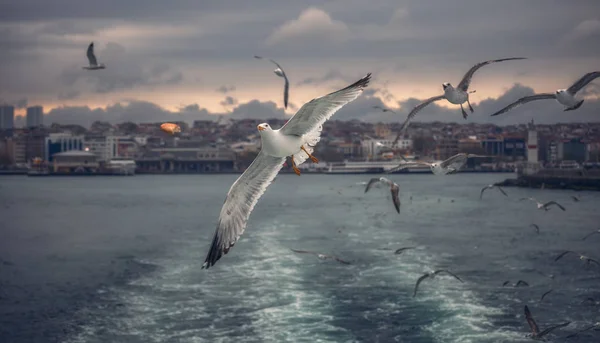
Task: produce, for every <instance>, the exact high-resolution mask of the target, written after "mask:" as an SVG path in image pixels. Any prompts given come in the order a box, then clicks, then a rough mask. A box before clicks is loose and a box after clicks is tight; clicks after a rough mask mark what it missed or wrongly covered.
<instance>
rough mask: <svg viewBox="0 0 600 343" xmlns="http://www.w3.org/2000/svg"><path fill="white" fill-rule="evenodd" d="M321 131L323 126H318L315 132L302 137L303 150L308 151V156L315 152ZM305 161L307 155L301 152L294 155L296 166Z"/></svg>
mask: <svg viewBox="0 0 600 343" xmlns="http://www.w3.org/2000/svg"><path fill="white" fill-rule="evenodd" d="M322 131H323V126H319V127H318V128H316V129H315V130H313V131H311V132H309V133H307V134H305V135H304V140H305V142H306V143H305V144H304V149H306V151H308V153H309V154H312V153H313V151H314V150H315V146H316V145H317V143H319V141H320V140H321V132H322ZM307 159H308V155H307V154H306V153H305V152H304V151H302V150H300V151H299V152H297V153H295V154H294V162H295V163H296V165H297V166H299V165H301V164H302V163H304V162H305V161H306V160H307Z"/></svg>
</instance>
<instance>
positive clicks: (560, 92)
mask: <svg viewBox="0 0 600 343" xmlns="http://www.w3.org/2000/svg"><path fill="white" fill-rule="evenodd" d="M566 92H567V90H566V89H559V90H557V91H556V95H558V94H565V93H566Z"/></svg>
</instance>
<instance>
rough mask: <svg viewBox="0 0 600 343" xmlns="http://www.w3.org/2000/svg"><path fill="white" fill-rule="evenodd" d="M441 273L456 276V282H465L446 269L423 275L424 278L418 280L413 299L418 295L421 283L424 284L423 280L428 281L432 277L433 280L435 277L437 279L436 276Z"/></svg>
mask: <svg viewBox="0 0 600 343" xmlns="http://www.w3.org/2000/svg"><path fill="white" fill-rule="evenodd" d="M439 273H447V274H449V275H452V276H454V278H455V279H456V280H458V281H460V282H463V281H462V280H461V279H460V278H459V277H458V276H456V275H454V274H452V273H451V272H449V271H448V270H445V269H438V270H436V271H434V272H430V273H425V274H423V276H421V277H420V278H419V279H418V280H417V284H416V285H415V291H414V293H413V298H414V297H415V296H416V295H417V290H418V289H419V284H420V283H421V282H423V280H425V279H427V278H428V277H431V278H433V277H435V276H436V275H437V274H439Z"/></svg>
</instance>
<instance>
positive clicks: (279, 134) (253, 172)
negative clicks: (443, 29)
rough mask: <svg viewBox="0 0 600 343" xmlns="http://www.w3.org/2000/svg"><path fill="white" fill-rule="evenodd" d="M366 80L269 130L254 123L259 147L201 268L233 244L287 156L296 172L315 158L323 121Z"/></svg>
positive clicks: (221, 217)
mask: <svg viewBox="0 0 600 343" xmlns="http://www.w3.org/2000/svg"><path fill="white" fill-rule="evenodd" d="M370 80H371V73H369V74H367V75H366V76H365V77H364V78H362V79H360V80H358V81H357V82H355V83H353V84H351V85H350V86H348V87H346V88H343V89H341V90H339V91H336V92H333V93H330V94H328V95H325V96H322V97H320V98H316V99H313V100H311V101H310V102H308V103H306V104H304V106H302V107H301V108H300V110H298V112H297V113H296V114H295V115H294V116H293V117H292V118H290V119H289V120H288V121H287V122H286V123H285V124H284V125H283V126H282V127H281V128H280V129H279V130H273V129H272V128H271V127H270V126H269V124H267V123H262V124H259V125H258V127H257V128H258V132H259V134H260V137H261V141H262V148H261V150H260V152H259V153H258V155H257V156H256V158H255V159H254V161H253V162H252V164H251V165H250V166H249V167H248V168H247V169H246V170H245V171H244V173H243V174H242V175H241V176H240V177H239V178H238V179H237V180H236V181H235V182H234V183H233V185H232V186H231V188H230V189H229V192H227V197H226V199H225V203H224V204H223V207H222V208H221V213H220V214H219V222H218V224H217V228H216V230H215V234H214V237H213V240H212V243H211V246H210V249H209V251H208V255H207V256H206V260H205V261H204V264H203V265H202V269H205V268H206V269H208V268H210V267H211V266H213V265H214V264H215V263H216V262H217V261H218V260H219V259H220V258H221V257H222V256H223V255H225V254H227V253H228V252H229V250H230V249H231V248H232V247H233V246H234V245H235V243H236V242H237V241H238V239H239V238H240V236H241V235H242V234H243V233H244V230H245V229H246V224H247V222H248V218H249V217H250V213H251V212H252V210H253V209H254V206H255V205H256V203H257V202H258V199H260V197H261V196H262V195H263V193H264V192H265V190H266V189H267V187H268V186H269V185H270V184H271V182H273V179H274V178H275V176H277V173H278V172H279V170H281V168H282V167H283V163H284V162H285V159H286V157H287V156H292V158H291V160H292V167H293V169H294V172H296V174H297V175H300V170H299V169H298V168H297V167H296V163H298V164H301V163H304V161H306V159H307V158H310V159H311V160H312V161H313V162H317V161H318V160H317V159H316V158H315V157H314V156H312V155H311V152H312V151H313V148H314V146H315V145H316V144H317V142H318V141H319V139H320V135H321V131H322V129H323V123H325V121H327V119H329V118H331V116H333V115H334V114H335V112H337V111H338V110H339V109H340V108H342V107H343V106H344V105H346V104H348V103H349V102H351V101H353V100H355V99H356V98H358V96H359V95H361V94H362V92H363V90H364V89H365V88H366V87H367V86H368V84H369V81H370ZM305 146H306V147H305Z"/></svg>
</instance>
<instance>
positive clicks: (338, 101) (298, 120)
mask: <svg viewBox="0 0 600 343" xmlns="http://www.w3.org/2000/svg"><path fill="white" fill-rule="evenodd" d="M370 80H371V73H369V74H367V76H365V77H363V78H362V79H360V80H358V81H356V82H355V83H353V84H351V85H350V86H348V87H346V88H343V89H340V90H339V91H336V92H333V93H330V94H327V95H325V96H322V97H320V98H316V99H313V100H311V101H309V102H308V103H306V104H304V106H302V107H301V108H300V110H298V112H297V113H296V114H295V115H294V116H293V117H292V118H290V120H288V122H287V123H285V125H283V127H282V128H281V129H280V132H281V133H283V134H286V135H296V136H302V135H304V134H306V133H309V132H311V131H313V130H314V129H315V128H318V127H319V126H321V125H323V123H325V121H327V119H329V118H331V116H333V115H334V114H335V112H337V111H338V110H339V109H340V108H342V107H343V106H344V105H346V104H347V103H349V102H351V101H353V100H354V99H356V98H358V96H359V95H361V94H362V92H363V90H364V89H365V88H366V87H367V86H368V85H369V81H370Z"/></svg>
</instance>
